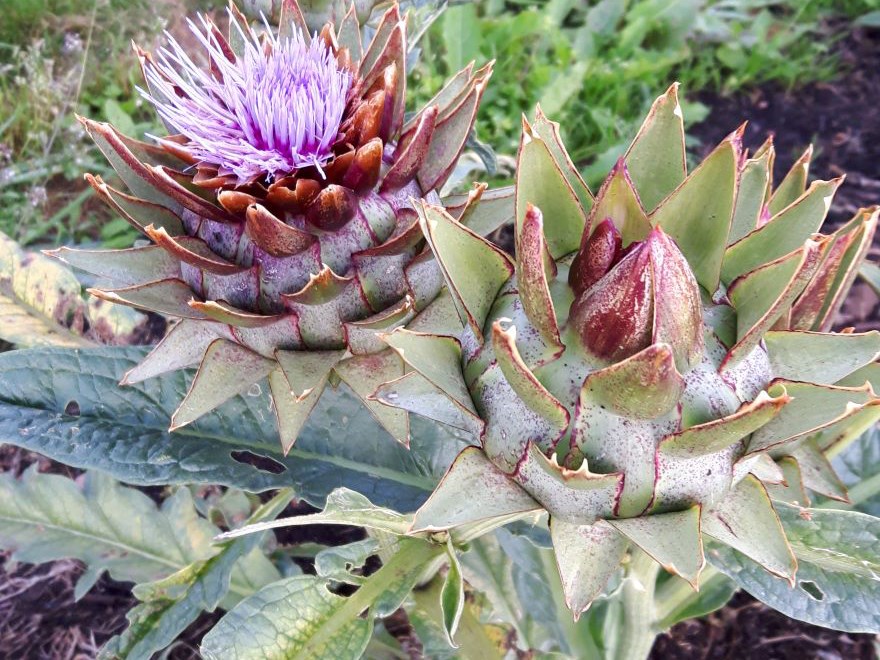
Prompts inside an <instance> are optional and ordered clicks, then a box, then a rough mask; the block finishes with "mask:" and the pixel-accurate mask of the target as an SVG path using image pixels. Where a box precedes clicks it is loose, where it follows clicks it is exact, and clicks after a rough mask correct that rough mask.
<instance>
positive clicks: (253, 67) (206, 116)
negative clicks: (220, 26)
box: [141, 16, 351, 184]
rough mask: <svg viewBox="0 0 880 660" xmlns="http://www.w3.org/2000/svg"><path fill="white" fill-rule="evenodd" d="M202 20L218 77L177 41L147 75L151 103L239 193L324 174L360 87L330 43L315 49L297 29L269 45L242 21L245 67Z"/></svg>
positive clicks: (317, 42) (316, 43)
mask: <svg viewBox="0 0 880 660" xmlns="http://www.w3.org/2000/svg"><path fill="white" fill-rule="evenodd" d="M199 18H200V19H201V23H202V28H203V29H204V31H202V30H200V29H199V28H198V26H197V25H196V24H194V23H193V22H192V21H189V27H190V30H191V31H192V33H193V34H194V35H195V36H196V38H197V39H198V40H199V41H200V42H201V43H202V45H204V46H205V48H206V49H207V51H208V56H209V57H210V60H211V69H210V70H208V71H206V70H204V69H202V68H200V67H199V66H197V65H196V64H195V63H194V62H193V60H192V59H191V58H190V57H189V55H187V54H186V52H185V51H184V50H183V48H182V47H181V46H180V44H179V43H177V41H176V40H175V39H174V38H173V37H171V36H170V35H167V36H168V46H169V47H167V48H161V49H159V52H158V54H157V57H156V60H155V61H152V62H147V64H146V67H145V73H146V77H147V81H148V83H149V85H150V88H151V91H152V92H153V94H149V93H147V92H145V91H143V90H141V93H142V94H143V95H144V96H145V97H146V98H147V99H148V100H149V101H150V102H152V103H153V105H155V106H156V110H157V111H158V112H159V114H160V115H161V116H162V118H163V119H164V120H165V121H166V122H167V123H168V124H170V125H171V126H173V127H174V128H175V129H176V130H177V131H179V132H180V133H181V134H182V135H183V136H184V137H186V138H187V139H188V140H189V142H188V144H187V145H186V149H187V150H188V151H189V152H190V153H191V154H192V156H193V157H194V158H195V159H197V160H198V161H199V162H200V163H204V164H209V165H213V166H216V167H217V170H218V174H220V175H221V176H226V175H234V176H236V177H237V178H238V183H239V184H244V183H248V182H251V181H254V180H257V179H261V178H263V177H265V178H267V179H268V180H273V179H277V178H280V177H283V176H285V175H287V174H289V173H290V172H292V171H293V170H296V169H298V168H301V167H307V166H315V167H317V168H318V169H319V170H320V169H321V164H322V163H325V162H326V161H327V160H328V159H330V158H331V157H332V156H333V151H332V149H333V145H334V143H335V142H336V140H337V137H338V135H339V125H340V123H341V122H342V118H343V113H344V111H345V107H346V97H347V94H348V91H349V87H350V86H351V75H350V74H349V73H348V72H347V71H345V70H340V68H339V65H338V63H337V61H336V58H335V57H334V55H333V53H332V51H331V50H330V49H329V48H328V47H327V46H326V44H325V43H324V42H323V41H322V40H321V39H317V38H314V39H312V40H311V43H310V44H306V39H305V38H304V37H303V34H302V33H301V32H300V31H299V30H298V29H296V28H295V27H292V29H291V30H290V32H289V33H288V34H287V35H285V36H283V37H279V36H276V35H274V34H273V33H272V31H271V29H269V28H268V26H267V29H266V33H265V36H264V40H263V41H262V43H261V40H260V39H259V38H258V37H257V36H256V34H255V33H250V31H248V34H246V33H245V31H243V30H242V29H241V27H240V26H239V25H238V23H237V21H234V20H233V21H232V23H233V24H234V25H235V26H236V27H237V28H238V32H239V35H240V36H241V39H242V41H243V43H244V46H243V48H244V52H243V53H242V54H241V55H240V56H238V57H235V56H234V55H232V54H231V53H230V52H229V51H228V49H224V46H226V44H222V45H221V42H220V41H219V40H218V38H217V36H216V34H215V32H214V29H213V26H212V25H211V23H209V22H208V20H207V19H206V18H205V17H204V16H200V17H199ZM166 34H167V33H166Z"/></svg>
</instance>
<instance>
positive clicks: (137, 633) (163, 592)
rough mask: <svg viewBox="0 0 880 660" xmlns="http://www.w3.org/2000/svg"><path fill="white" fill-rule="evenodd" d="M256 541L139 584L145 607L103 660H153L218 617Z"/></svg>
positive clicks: (261, 512)
mask: <svg viewBox="0 0 880 660" xmlns="http://www.w3.org/2000/svg"><path fill="white" fill-rule="evenodd" d="M291 497H293V492H292V491H291V490H289V489H284V490H283V491H281V492H280V493H278V495H276V496H275V497H273V498H272V499H271V500H270V501H269V502H267V503H266V504H264V505H262V506H261V507H260V508H259V509H257V510H256V511H255V512H254V514H253V515H252V516H251V517H250V518H249V519H248V522H249V523H256V522H258V521H261V520H265V519H267V518H268V519H271V518H274V517H275V516H277V515H278V514H279V513H280V512H281V511H282V510H283V509H284V507H286V506H287V503H288V502H289V501H290V499H291ZM261 540H262V535H252V536H250V537H246V538H243V539H238V540H236V541H232V542H231V543H228V544H226V546H225V547H223V548H222V549H221V550H220V551H219V552H217V553H216V554H215V555H214V556H212V557H210V558H209V559H206V560H201V561H196V562H193V563H192V564H190V565H188V566H186V567H185V568H183V569H181V570H180V571H178V572H176V573H174V574H173V575H171V576H169V577H166V578H164V579H162V580H158V581H156V582H151V583H148V584H139V585H136V586H135V588H134V595H135V596H136V597H137V598H138V599H139V600H141V601H142V603H141V604H140V605H138V606H136V607H135V608H134V609H132V610H131V611H130V612H129V613H128V615H127V616H128V620H129V627H128V628H127V629H126V630H125V631H124V632H123V633H122V634H121V635H118V636H116V637H114V638H112V639H111V640H110V641H109V642H107V644H106V645H105V646H104V648H102V649H101V653H100V656H99V657H100V658H101V660H109V659H111V658H112V659H114V660H115V659H116V658H120V659H122V658H125V660H140V659H143V660H149V659H150V658H152V657H153V654H154V653H155V652H157V651H161V650H162V649H164V648H165V647H166V646H168V645H169V644H171V643H172V642H173V641H174V640H175V639H176V638H177V636H178V635H180V634H181V633H182V632H183V631H184V630H185V629H186V627H187V626H189V624H191V623H192V622H193V621H195V620H196V618H197V617H198V616H199V614H201V613H202V612H203V611H207V612H212V611H214V609H216V608H217V606H218V605H219V604H220V602H221V601H222V600H223V598H224V597H225V596H226V594H227V592H228V591H229V586H230V580H231V578H232V570H233V568H234V566H235V565H236V563H237V562H238V561H239V560H240V559H241V558H242V557H244V556H245V555H247V554H248V553H250V552H251V551H253V550H254V549H255V548H257V546H258V545H259V544H260V541H261Z"/></svg>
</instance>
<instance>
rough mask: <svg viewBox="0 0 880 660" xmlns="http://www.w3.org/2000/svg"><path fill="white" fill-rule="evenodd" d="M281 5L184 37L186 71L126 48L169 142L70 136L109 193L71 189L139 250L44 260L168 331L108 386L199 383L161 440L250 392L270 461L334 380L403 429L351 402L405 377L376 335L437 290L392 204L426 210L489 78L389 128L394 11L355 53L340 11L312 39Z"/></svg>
mask: <svg viewBox="0 0 880 660" xmlns="http://www.w3.org/2000/svg"><path fill="white" fill-rule="evenodd" d="M279 5H280V8H281V9H280V21H279V24H278V25H277V27H272V26H270V25H268V22H267V21H266V19H264V21H263V23H262V25H258V26H256V27H254V26H252V25H251V24H250V23H249V22H248V20H247V19H246V18H245V17H244V16H243V15H242V14H241V13H240V12H239V11H238V10H237V9H236V8H235V7H234V6H231V7H230V9H229V24H230V27H229V32H228V35H225V34H224V33H223V32H221V30H220V28H219V27H218V26H217V25H215V24H214V23H213V22H212V21H210V20H209V19H207V18H205V17H204V16H202V17H200V18H199V20H198V21H197V22H193V21H191V22H190V29H191V31H192V34H193V36H194V38H195V41H196V43H197V44H198V45H199V49H200V50H201V52H200V53H198V54H195V53H194V54H192V55H191V54H190V53H189V52H187V51H186V50H185V49H184V47H183V46H182V45H181V44H179V43H178V42H176V41H175V40H174V39H173V38H170V37H169V41H168V44H167V45H166V46H165V47H164V48H161V49H159V51H158V52H157V53H156V54H155V55H151V54H148V53H146V52H143V51H140V50H138V55H139V57H140V60H141V64H142V67H143V72H144V77H145V79H146V89H144V90H142V91H141V93H142V95H143V97H144V98H145V99H146V100H148V101H149V102H150V103H151V104H152V105H153V106H154V107H155V108H156V110H157V112H158V114H159V116H160V117H161V118H162V120H163V122H164V123H165V125H166V127H167V129H168V135H166V136H164V137H157V138H155V142H156V144H147V143H143V142H139V141H137V140H134V139H132V138H129V137H126V136H124V135H121V134H120V133H119V132H118V131H117V130H116V129H115V128H114V127H113V126H110V125H109V124H102V123H97V122H94V121H90V120H87V119H82V122H83V124H84V125H85V127H86V130H87V131H88V132H89V133H90V135H91V136H92V137H93V138H94V140H95V142H96V143H97V145H98V147H99V148H100V149H101V151H102V152H103V153H104V155H105V156H106V157H107V159H108V160H109V161H110V163H111V165H113V167H114V168H115V169H116V171H117V173H118V174H119V177H120V178H121V179H122V181H123V182H124V183H125V185H126V186H127V191H122V190H116V189H115V188H113V187H111V186H110V185H108V184H107V183H105V182H104V181H102V180H101V179H100V178H99V177H96V176H91V175H87V179H88V181H89V182H90V183H91V185H92V186H93V187H94V188H95V190H96V191H97V193H98V195H99V196H100V197H102V198H103V199H104V200H105V201H106V202H107V203H108V204H109V205H110V206H111V207H113V208H114V209H115V210H117V211H118V212H119V213H120V214H121V215H122V216H123V217H124V218H125V219H126V220H128V221H129V222H130V223H131V224H132V225H133V226H134V227H136V228H137V229H138V230H139V231H141V232H142V233H143V234H144V235H145V237H147V238H149V239H150V240H151V241H152V243H153V244H152V245H150V246H148V247H138V248H135V249H131V250H123V251H89V252H81V251H70V250H62V251H59V252H57V253H55V254H56V256H58V257H60V258H62V259H64V260H66V261H67V262H69V263H70V264H72V265H74V266H76V267H79V268H81V269H84V270H87V271H90V272H92V273H95V274H97V275H99V276H100V277H101V280H100V282H101V285H102V286H101V287H100V288H99V289H98V290H96V291H95V292H94V293H95V295H97V296H99V297H102V298H105V299H107V300H110V301H112V302H116V303H121V304H124V305H130V306H133V307H137V308H141V309H147V310H152V311H155V312H158V313H161V314H165V315H167V316H170V317H176V318H178V319H180V322H179V323H177V324H176V325H175V326H174V328H173V329H172V330H171V332H170V333H169V334H168V335H167V336H166V337H165V339H164V340H163V341H162V343H161V344H159V345H158V346H157V347H156V349H155V350H154V351H153V352H152V353H151V354H150V355H149V356H148V357H147V358H146V360H145V361H144V362H143V363H142V364H140V365H139V366H137V367H136V368H134V369H133V370H131V371H130V372H129V373H128V374H126V376H125V379H124V381H123V382H124V383H125V384H129V383H135V382H138V381H141V380H144V379H147V378H151V377H153V376H157V375H159V374H162V373H164V372H168V371H172V370H176V369H180V368H183V367H189V366H194V365H199V370H198V373H197V375H196V377H195V379H194V380H193V382H192V385H191V388H190V390H189V392H188V394H187V396H186V398H185V400H184V401H183V402H182V404H181V405H180V408H179V409H178V410H177V412H176V413H175V414H174V416H173V419H172V429H175V428H179V427H181V426H184V425H185V424H188V423H190V422H192V421H193V420H195V419H197V418H198V417H199V416H201V415H203V414H205V413H207V412H209V411H210V410H212V409H213V408H215V407H216V406H218V405H220V404H222V403H223V402H224V401H226V400H227V399H229V398H230V397H232V396H235V395H236V394H239V393H241V392H244V391H246V390H248V389H249V388H251V387H252V386H253V385H255V384H256V383H258V382H260V381H262V380H264V379H266V378H268V382H269V388H270V392H271V396H272V399H273V402H274V406H273V408H274V411H275V414H276V416H277V423H278V426H279V429H280V433H281V437H282V444H283V446H284V449H285V450H287V449H289V448H290V446H291V445H292V444H293V442H294V440H295V439H296V437H297V435H298V433H299V431H300V429H301V427H302V425H303V424H304V422H305V421H306V418H307V417H308V415H309V412H310V411H311V409H312V408H313V407H314V405H315V404H316V402H317V401H318V398H319V396H320V394H321V392H322V390H324V388H325V385H326V384H327V383H328V382H329V383H333V384H334V385H335V384H336V383H338V382H339V381H340V380H341V381H344V382H345V383H346V384H347V385H348V386H349V387H350V388H351V389H352V390H353V391H354V392H355V394H357V395H358V396H360V397H361V398H362V399H363V400H364V403H365V404H366V405H367V407H368V408H369V409H370V410H371V412H373V413H374V415H375V416H376V417H377V418H378V420H379V421H380V422H381V423H382V424H383V425H384V426H385V427H386V429H388V430H389V432H390V433H391V434H392V435H393V436H394V437H395V438H397V439H399V440H401V441H402V442H407V440H408V433H409V431H408V429H409V427H408V418H407V416H406V415H405V414H403V413H401V412H400V411H392V410H388V409H387V408H384V407H382V406H380V405H379V404H377V403H375V402H373V401H368V400H367V399H366V397H367V396H368V395H369V394H370V393H371V392H372V391H373V390H374V389H375V387H376V385H377V384H378V383H381V382H384V381H386V380H389V379H391V378H394V377H397V376H402V375H403V373H404V364H403V362H402V361H401V360H400V358H399V357H398V356H397V355H396V354H394V353H393V352H392V351H390V350H387V347H385V346H384V344H382V343H381V342H380V341H379V340H378V339H377V338H376V334H377V332H379V331H382V330H389V329H391V328H394V327H397V326H400V325H403V324H405V323H407V322H409V321H410V320H412V319H413V318H414V317H415V316H416V315H417V314H419V313H420V312H422V311H424V310H425V309H426V308H427V307H428V306H429V305H430V304H431V303H432V302H433V301H434V300H435V299H436V297H437V295H438V293H439V291H440V288H441V285H442V277H441V275H440V273H439V269H438V268H437V266H436V263H435V262H434V261H433V258H432V256H431V254H430V252H429V251H428V250H427V248H426V247H425V243H424V238H423V236H422V233H421V230H420V228H419V225H418V219H417V215H416V213H415V210H414V209H413V208H412V205H411V202H410V200H411V199H422V198H427V199H430V200H432V201H433V202H435V203H440V199H439V197H438V191H439V190H440V189H441V188H442V187H443V185H444V183H445V182H446V180H447V179H448V177H449V176H450V174H451V173H452V171H453V168H454V167H455V164H456V161H457V159H458V157H459V155H460V153H461V152H462V150H463V148H464V145H465V142H466V140H467V138H468V134H469V133H470V131H471V129H472V127H473V124H474V119H475V117H476V113H477V108H478V106H479V103H480V99H481V97H482V94H483V91H484V89H485V87H486V84H487V82H488V79H489V77H490V75H491V65H487V66H485V67H483V68H481V69H478V70H474V69H473V66H472V65H471V66H468V67H467V68H465V69H464V70H463V71H461V72H459V73H458V74H456V75H455V76H454V77H453V78H452V80H450V81H449V83H448V84H447V85H446V87H444V88H443V89H442V90H441V91H440V92H439V93H438V94H437V96H435V97H434V99H432V100H431V101H430V102H429V103H428V104H427V106H426V107H424V108H423V109H421V110H420V111H418V112H416V113H415V114H414V115H413V116H412V118H411V119H409V120H406V119H405V118H404V107H405V101H406V95H405V90H406V68H405V64H406V62H405V60H406V54H407V45H406V40H407V30H406V19H405V18H402V17H401V15H400V12H399V9H398V6H397V5H396V4H393V5H392V6H391V7H390V8H389V9H388V10H387V12H386V13H385V14H384V16H383V17H382V19H381V21H380V22H379V24H378V26H376V28H375V30H374V31H373V34H374V36H373V38H372V40H371V41H369V42H367V43H364V42H362V41H361V26H360V25H359V23H358V16H357V13H356V11H355V7H354V5H352V6H351V8H350V10H349V11H348V13H347V14H346V15H345V16H344V18H342V20H341V21H340V23H339V24H338V25H333V24H331V23H328V24H326V25H324V27H323V28H322V29H321V30H320V32H319V33H312V34H310V32H309V31H308V29H307V27H306V23H305V20H304V18H303V15H302V12H301V11H300V8H299V7H298V5H297V4H296V2H295V1H294V0H284V1H283V2H281V3H279ZM203 60H204V61H206V64H205V65H204V66H203V65H201V64H197V62H201V61H203ZM484 189H485V186H483V187H478V188H477V189H476V190H475V191H474V192H473V193H472V194H471V195H469V196H465V198H464V199H461V198H458V199H457V200H455V203H454V206H453V207H452V208H450V212H451V213H454V214H455V215H456V217H458V218H459V219H460V220H461V222H462V223H463V224H469V225H471V226H473V225H479V227H480V229H481V230H482V231H485V232H488V231H492V230H493V229H494V227H495V226H497V224H498V223H499V222H503V221H504V220H505V219H506V218H505V215H504V212H503V211H504V209H505V208H512V199H511V197H510V196H505V195H504V194H497V193H496V194H494V195H492V196H491V197H492V199H491V201H490V203H489V204H488V206H487V207H486V209H485V210H486V212H487V213H488V215H486V214H485V213H484V215H482V216H481V215H480V213H483V208H484V207H483V205H482V204H481V205H480V210H479V211H478V210H476V202H477V201H478V200H479V198H480V195H481V193H482V191H483V190H484ZM510 215H512V211H511V212H510V213H508V216H507V217H509V216H510ZM108 283H109V284H108Z"/></svg>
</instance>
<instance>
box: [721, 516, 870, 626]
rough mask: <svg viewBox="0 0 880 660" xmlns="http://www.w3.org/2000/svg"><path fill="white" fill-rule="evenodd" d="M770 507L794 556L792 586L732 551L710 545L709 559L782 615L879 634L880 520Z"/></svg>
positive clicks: (821, 624)
mask: <svg viewBox="0 0 880 660" xmlns="http://www.w3.org/2000/svg"><path fill="white" fill-rule="evenodd" d="M776 508H777V512H778V513H779V517H780V519H781V520H782V523H783V526H784V528H785V533H786V536H787V537H788V539H789V542H790V543H791V547H792V549H793V550H794V553H795V555H796V556H797V558H798V565H799V568H798V572H797V586H796V587H795V588H791V587H790V586H789V585H788V583H787V582H785V581H784V580H779V579H775V578H773V577H772V576H771V575H770V574H768V573H767V572H766V571H764V570H763V569H762V568H761V567H760V566H758V565H757V564H755V563H753V562H751V561H750V560H748V559H746V558H745V557H744V556H743V555H741V554H740V553H739V552H737V551H735V550H730V549H728V548H722V547H718V548H714V549H713V550H712V551H710V552H708V553H707V557H708V558H709V561H710V562H711V563H712V564H713V565H714V566H715V567H716V568H718V569H719V570H720V571H722V572H724V573H725V574H726V575H728V576H729V577H731V578H732V579H733V580H734V581H735V582H736V583H737V584H739V586H740V587H742V588H743V589H745V590H746V591H748V592H749V593H750V594H752V595H753V596H755V597H756V598H758V599H759V600H761V601H763V602H765V603H767V604H768V605H769V606H770V607H772V608H774V609H776V610H779V611H780V612H782V613H783V614H785V615H787V616H790V617H792V618H795V619H799V620H801V621H807V622H809V623H813V624H815V625H819V626H825V627H827V628H834V629H837V630H845V631H847V632H868V633H875V634H876V633H878V632H880V609H878V608H877V603H878V602H880V580H878V579H877V576H878V574H880V561H878V559H877V547H878V544H880V520H878V519H877V518H874V517H873V516H869V515H866V514H863V513H858V512H855V511H835V510H824V509H800V508H798V507H794V506H789V505H786V504H777V505H776Z"/></svg>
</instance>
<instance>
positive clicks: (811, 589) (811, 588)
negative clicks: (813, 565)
mask: <svg viewBox="0 0 880 660" xmlns="http://www.w3.org/2000/svg"><path fill="white" fill-rule="evenodd" d="M798 586H799V587H800V588H801V589H803V590H804V591H806V592H807V595H808V596H810V598H814V599H815V600H825V593H824V592H823V591H822V590H821V589H820V588H819V586H818V585H817V584H816V583H815V582H811V581H810V580H803V581H801V582H799V583H798Z"/></svg>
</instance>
